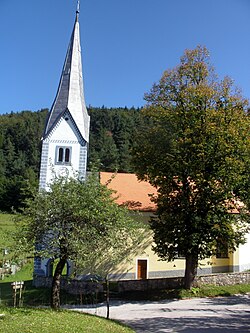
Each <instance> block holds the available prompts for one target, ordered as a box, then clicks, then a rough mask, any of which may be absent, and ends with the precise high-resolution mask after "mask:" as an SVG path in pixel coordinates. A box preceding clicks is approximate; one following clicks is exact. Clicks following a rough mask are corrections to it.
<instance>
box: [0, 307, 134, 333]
mask: <svg viewBox="0 0 250 333" xmlns="http://www.w3.org/2000/svg"><path fill="white" fill-rule="evenodd" d="M0 313H1V314H4V316H1V317H0V331H1V332H4V333H82V332H88V333H120V332H121V333H122V332H124V333H129V332H130V333H131V332H134V331H133V330H132V329H130V328H128V327H125V326H124V325H121V324H118V323H117V322H115V321H112V320H106V319H104V318H100V317H96V316H91V315H87V314H82V313H78V312H73V311H72V312H71V311H66V310H64V311H52V310H50V309H31V308H19V309H17V308H16V309H14V308H0Z"/></svg>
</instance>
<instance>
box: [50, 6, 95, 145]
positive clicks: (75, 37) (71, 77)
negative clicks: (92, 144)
mask: <svg viewBox="0 0 250 333" xmlns="http://www.w3.org/2000/svg"><path fill="white" fill-rule="evenodd" d="M79 12H80V2H79V0H78V1H77V9H76V19H75V24H74V28H73V32H72V35H71V38H70V42H69V47H68V51H67V54H66V58H65V62H64V66H63V70H62V74H61V79H60V83H59V87H58V91H57V94H56V98H55V101H54V103H53V105H52V108H51V111H50V113H49V117H48V120H47V124H46V127H45V133H44V137H46V136H48V135H49V133H50V132H51V130H52V129H53V128H54V126H55V124H56V123H57V121H58V119H59V118H60V117H62V115H63V114H64V113H65V112H66V111H68V112H69V113H70V115H71V117H72V118H73V121H74V122H75V124H76V126H77V127H78V130H79V132H80V134H81V136H82V138H83V139H84V140H85V141H86V142H88V141H89V116H88V113H87V108H86V104H85V99H84V92H83V77H82V60H81V46H80V30H79Z"/></svg>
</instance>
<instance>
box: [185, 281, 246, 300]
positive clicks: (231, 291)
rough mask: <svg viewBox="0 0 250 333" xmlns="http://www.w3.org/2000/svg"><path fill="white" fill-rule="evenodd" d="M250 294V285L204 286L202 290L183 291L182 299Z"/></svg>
mask: <svg viewBox="0 0 250 333" xmlns="http://www.w3.org/2000/svg"><path fill="white" fill-rule="evenodd" d="M246 293H250V284H235V285H232V286H213V285H204V286H201V287H200V288H192V289H191V290H184V289H183V290H181V292H180V296H181V298H187V297H216V296H232V295H236V294H246Z"/></svg>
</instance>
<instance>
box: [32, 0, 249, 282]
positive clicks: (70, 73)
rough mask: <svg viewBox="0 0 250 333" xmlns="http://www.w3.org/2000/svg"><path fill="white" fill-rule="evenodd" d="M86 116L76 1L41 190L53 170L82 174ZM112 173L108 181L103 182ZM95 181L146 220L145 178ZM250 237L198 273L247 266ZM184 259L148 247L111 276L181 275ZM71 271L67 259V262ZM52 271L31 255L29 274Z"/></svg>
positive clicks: (48, 129)
mask: <svg viewBox="0 0 250 333" xmlns="http://www.w3.org/2000/svg"><path fill="white" fill-rule="evenodd" d="M89 126H90V117H89V115H88V112H87V108H86V103H85V98H84V82H83V75H82V59H81V45H80V29H79V1H78V5H77V11H76V18H75V22H74V27H73V31H72V35H71V38H70V42H69V46H68V50H67V53H66V58H65V62H64V66H63V69H62V74H61V78H60V82H59V87H58V91H57V94H56V97H55V100H54V103H53V105H52V107H51V110H50V112H49V114H48V117H47V120H46V124H45V129H44V134H43V138H42V155H41V165H40V180H39V187H40V189H45V190H46V189H47V184H49V183H50V182H52V181H53V177H54V176H55V175H60V176H69V177H73V176H74V175H75V174H76V173H77V175H80V177H81V178H82V179H83V180H84V179H86V168H87V154H88V144H89ZM111 178H112V181H111V182H108V180H109V179H111ZM100 181H101V183H102V184H107V183H108V186H109V187H110V188H112V189H113V190H115V191H116V193H117V195H118V198H117V203H118V204H127V205H128V207H129V208H130V209H132V210H139V211H140V212H141V215H142V218H143V219H144V220H146V221H147V220H148V219H149V217H150V216H151V215H152V214H154V211H155V208H156V207H155V206H154V204H153V203H152V202H151V201H150V199H149V194H154V193H156V190H155V188H153V187H152V186H151V185H150V184H148V183H146V182H139V181H138V180H137V178H136V176H135V175H134V174H119V173H118V174H116V175H115V176H114V177H113V176H112V174H111V173H105V172H101V173H100ZM249 252H250V237H249V236H248V242H247V243H246V244H245V245H241V246H240V247H239V248H238V249H237V250H236V251H235V252H234V253H228V254H225V253H221V254H219V253H218V256H217V257H215V258H209V259H207V260H203V261H202V262H201V263H200V268H199V271H198V274H210V273H217V272H238V271H244V270H246V269H250V259H249V255H248V254H249ZM184 270H185V258H183V257H177V258H176V260H175V261H173V262H166V261H159V258H158V257H157V255H156V254H154V253H153V252H152V250H151V243H150V240H149V244H148V246H147V247H146V248H145V249H144V250H142V251H141V253H138V255H137V257H136V258H134V260H133V261H132V262H131V263H129V264H127V266H126V267H124V266H121V267H117V270H116V271H115V272H114V273H113V274H112V276H111V278H112V277H113V278H114V279H117V278H118V279H147V278H162V277H173V276H183V274H184ZM67 274H70V263H68V265H67ZM50 275H51V265H50V259H42V258H39V257H37V258H35V264H34V276H37V277H46V276H50Z"/></svg>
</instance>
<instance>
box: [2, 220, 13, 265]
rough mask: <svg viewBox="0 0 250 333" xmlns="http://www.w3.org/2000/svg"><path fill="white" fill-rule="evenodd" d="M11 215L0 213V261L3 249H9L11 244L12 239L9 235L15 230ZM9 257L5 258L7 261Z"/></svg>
mask: <svg viewBox="0 0 250 333" xmlns="http://www.w3.org/2000/svg"><path fill="white" fill-rule="evenodd" d="M14 216H15V215H13V214H3V213H0V251H1V252H0V260H2V259H3V249H5V248H6V249H9V248H10V247H11V246H12V244H13V239H12V237H11V235H10V233H11V232H12V231H14V229H15V224H14ZM8 258H9V255H7V256H6V257H5V259H8Z"/></svg>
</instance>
